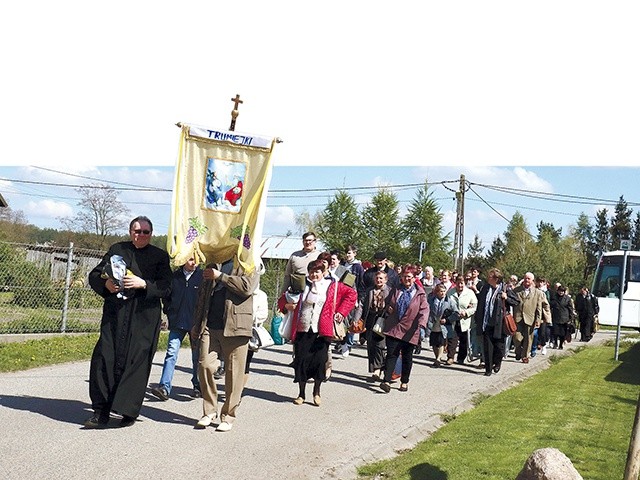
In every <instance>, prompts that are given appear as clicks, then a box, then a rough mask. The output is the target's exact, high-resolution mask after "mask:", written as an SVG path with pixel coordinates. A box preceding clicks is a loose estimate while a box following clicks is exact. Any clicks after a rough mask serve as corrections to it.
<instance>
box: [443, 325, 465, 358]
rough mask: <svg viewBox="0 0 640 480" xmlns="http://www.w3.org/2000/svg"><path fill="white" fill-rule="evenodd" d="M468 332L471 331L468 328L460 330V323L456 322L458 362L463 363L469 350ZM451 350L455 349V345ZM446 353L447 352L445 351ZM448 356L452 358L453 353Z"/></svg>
mask: <svg viewBox="0 0 640 480" xmlns="http://www.w3.org/2000/svg"><path fill="white" fill-rule="evenodd" d="M470 334H471V332H470V331H469V330H467V331H466V332H463V331H462V330H460V324H456V336H457V337H458V340H457V341H456V344H457V345H456V346H457V347H458V363H463V362H464V361H465V359H466V358H467V353H468V351H469V335H470ZM453 351H455V347H454V349H453ZM447 355H449V354H448V353H447ZM449 358H453V353H452V354H451V356H450V357H449Z"/></svg>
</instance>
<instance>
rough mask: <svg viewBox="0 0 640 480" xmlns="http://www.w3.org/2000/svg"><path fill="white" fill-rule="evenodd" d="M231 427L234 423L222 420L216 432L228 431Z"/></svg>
mask: <svg viewBox="0 0 640 480" xmlns="http://www.w3.org/2000/svg"><path fill="white" fill-rule="evenodd" d="M231 427H233V424H231V423H227V422H222V423H221V424H220V425H218V427H217V428H216V432H228V431H229V430H231Z"/></svg>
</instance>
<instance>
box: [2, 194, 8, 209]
mask: <svg viewBox="0 0 640 480" xmlns="http://www.w3.org/2000/svg"><path fill="white" fill-rule="evenodd" d="M8 206H9V204H8V203H7V201H6V200H5V199H4V197H3V196H2V194H1V193H0V207H8Z"/></svg>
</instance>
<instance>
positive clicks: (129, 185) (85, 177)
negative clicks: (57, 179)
mask: <svg viewBox="0 0 640 480" xmlns="http://www.w3.org/2000/svg"><path fill="white" fill-rule="evenodd" d="M31 168H36V169H38V170H44V171H45V172H52V173H59V174H60V175H67V176H69V177H74V178H84V179H86V180H93V181H95V182H100V183H105V181H104V180H101V179H99V178H95V177H87V176H84V175H78V174H77V173H68V172H61V171H60V170H54V169H52V168H45V167H38V166H36V165H31ZM109 183H110V184H115V185H125V186H127V187H142V186H141V185H136V184H133V183H123V182H116V181H115V180H109Z"/></svg>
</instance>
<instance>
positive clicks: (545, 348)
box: [540, 345, 547, 355]
mask: <svg viewBox="0 0 640 480" xmlns="http://www.w3.org/2000/svg"><path fill="white" fill-rule="evenodd" d="M540 354H541V355H546V354H547V346H546V345H545V346H544V347H542V351H541V352H540Z"/></svg>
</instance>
